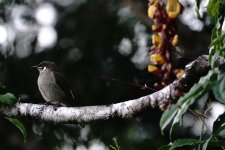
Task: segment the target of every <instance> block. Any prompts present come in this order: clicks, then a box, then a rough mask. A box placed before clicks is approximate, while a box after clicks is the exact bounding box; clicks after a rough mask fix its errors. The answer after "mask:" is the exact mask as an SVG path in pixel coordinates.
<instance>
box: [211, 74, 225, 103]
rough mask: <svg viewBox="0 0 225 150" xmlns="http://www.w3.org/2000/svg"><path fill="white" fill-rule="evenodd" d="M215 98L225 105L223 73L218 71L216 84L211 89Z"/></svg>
mask: <svg viewBox="0 0 225 150" xmlns="http://www.w3.org/2000/svg"><path fill="white" fill-rule="evenodd" d="M212 91H213V94H214V96H215V98H216V99H217V100H218V101H219V102H221V103H223V104H225V72H224V71H219V73H218V79H217V82H216V83H215V84H214V86H213V88H212Z"/></svg>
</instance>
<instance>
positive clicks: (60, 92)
mask: <svg viewBox="0 0 225 150" xmlns="http://www.w3.org/2000/svg"><path fill="white" fill-rule="evenodd" d="M32 68H37V69H38V71H39V77H38V80H37V83H38V88H39V91H40V92H41V95H42V96H43V98H44V99H45V101H46V102H47V103H50V104H54V105H63V106H75V101H74V96H73V93H72V91H71V90H70V88H69V85H68V82H67V80H66V78H65V76H64V75H63V74H62V73H60V72H59V69H58V67H57V66H56V65H55V63H54V62H50V61H43V62H41V63H40V64H39V65H36V66H32Z"/></svg>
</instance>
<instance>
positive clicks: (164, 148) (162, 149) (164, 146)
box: [158, 144, 171, 150]
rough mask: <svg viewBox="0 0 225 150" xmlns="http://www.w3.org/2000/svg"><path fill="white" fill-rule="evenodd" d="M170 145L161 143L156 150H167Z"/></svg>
mask: <svg viewBox="0 0 225 150" xmlns="http://www.w3.org/2000/svg"><path fill="white" fill-rule="evenodd" d="M170 147H171V144H169V145H163V146H161V147H160V148H158V150H169V149H170Z"/></svg>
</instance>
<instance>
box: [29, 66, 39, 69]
mask: <svg viewBox="0 0 225 150" xmlns="http://www.w3.org/2000/svg"><path fill="white" fill-rule="evenodd" d="M30 68H31V69H33V68H38V66H31V67H30Z"/></svg>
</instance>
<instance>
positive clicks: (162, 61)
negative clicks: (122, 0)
mask: <svg viewBox="0 0 225 150" xmlns="http://www.w3.org/2000/svg"><path fill="white" fill-rule="evenodd" d="M182 10H183V6H182V4H181V3H180V2H179V1H178V0H167V1H164V2H163V0H150V1H149V8H148V16H149V18H151V19H152V20H153V22H154V24H153V25H152V31H153V35H152V47H151V48H150V62H151V64H150V65H148V71H149V72H150V73H153V74H155V75H157V76H159V77H160V78H161V79H162V80H161V81H160V83H155V85H154V86H155V87H156V88H157V89H160V88H162V87H164V86H166V85H168V84H169V83H171V82H172V81H173V80H174V79H175V78H180V77H181V76H182V75H183V73H184V70H183V69H175V68H173V66H172V64H171V62H172V54H173V53H176V52H177V48H176V45H177V43H178V38H179V36H178V35H177V33H176V32H177V28H176V23H175V19H176V18H177V16H178V15H179V14H180V13H181V12H182Z"/></svg>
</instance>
